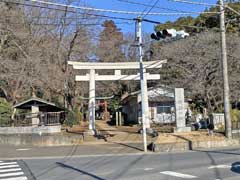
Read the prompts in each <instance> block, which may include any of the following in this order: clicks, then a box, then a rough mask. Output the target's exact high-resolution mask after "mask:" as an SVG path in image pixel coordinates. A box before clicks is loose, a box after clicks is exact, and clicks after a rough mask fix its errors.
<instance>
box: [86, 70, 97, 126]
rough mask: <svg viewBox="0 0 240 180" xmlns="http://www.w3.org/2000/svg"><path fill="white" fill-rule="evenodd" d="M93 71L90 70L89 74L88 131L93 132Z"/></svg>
mask: <svg viewBox="0 0 240 180" xmlns="http://www.w3.org/2000/svg"><path fill="white" fill-rule="evenodd" d="M95 104H96V102H95V69H90V73H89V103H88V109H89V130H90V131H94V130H95Z"/></svg>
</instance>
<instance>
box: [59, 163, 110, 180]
mask: <svg viewBox="0 0 240 180" xmlns="http://www.w3.org/2000/svg"><path fill="white" fill-rule="evenodd" d="M56 164H58V165H59V166H60V167H62V168H66V169H71V170H74V171H77V172H80V173H82V174H84V175H87V176H90V177H92V178H94V179H96V180H106V179H103V178H101V177H98V176H96V175H94V174H91V173H89V172H86V171H83V170H81V169H77V168H75V167H73V166H69V165H67V164H64V163H61V162H56Z"/></svg>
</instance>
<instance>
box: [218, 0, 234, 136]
mask: <svg viewBox="0 0 240 180" xmlns="http://www.w3.org/2000/svg"><path fill="white" fill-rule="evenodd" d="M219 5H220V31H221V53H222V59H221V64H222V76H223V98H224V118H225V135H226V137H227V138H229V139H231V138H232V122H231V117H230V102H229V83H228V68H227V48H226V28H225V19H224V18H225V15H224V11H225V9H224V8H225V7H224V2H223V0H219Z"/></svg>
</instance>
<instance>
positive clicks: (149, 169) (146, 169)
mask: <svg viewBox="0 0 240 180" xmlns="http://www.w3.org/2000/svg"><path fill="white" fill-rule="evenodd" d="M153 169H154V168H145V169H144V171H151V170H153Z"/></svg>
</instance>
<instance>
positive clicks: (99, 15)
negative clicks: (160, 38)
mask: <svg viewBox="0 0 240 180" xmlns="http://www.w3.org/2000/svg"><path fill="white" fill-rule="evenodd" d="M0 2H6V3H12V4H18V5H21V6H28V7H36V8H43V9H49V10H56V11H63V12H70V13H74V14H83V15H88V16H96V17H102V18H109V19H119V20H129V21H131V20H133V19H131V18H124V17H116V16H108V15H101V14H94V13H88V12H84V13H83V12H77V11H73V10H69V9H67V10H65V9H59V8H53V7H46V6H40V5H34V4H26V3H20V2H13V1H11V2H9V1H6V0H0Z"/></svg>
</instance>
